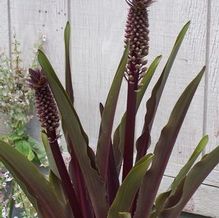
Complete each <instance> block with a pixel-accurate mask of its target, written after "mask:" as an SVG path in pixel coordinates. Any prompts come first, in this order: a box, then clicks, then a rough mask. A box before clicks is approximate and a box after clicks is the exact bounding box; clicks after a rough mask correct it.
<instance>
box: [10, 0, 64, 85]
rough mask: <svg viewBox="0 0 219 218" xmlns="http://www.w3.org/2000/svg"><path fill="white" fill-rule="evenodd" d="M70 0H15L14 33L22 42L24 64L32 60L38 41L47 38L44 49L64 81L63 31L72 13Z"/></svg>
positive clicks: (12, 17) (12, 11)
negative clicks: (69, 6) (69, 10)
mask: <svg viewBox="0 0 219 218" xmlns="http://www.w3.org/2000/svg"><path fill="white" fill-rule="evenodd" d="M67 8H68V1H67V0H48V1H43V0H40V1H34V0H30V1H25V0H21V1H16V0H11V8H10V10H11V27H12V31H11V32H12V34H16V38H17V39H18V41H19V42H20V43H21V48H22V52H23V59H24V65H25V66H28V65H30V64H31V62H32V58H33V47H34V44H35V43H36V42H37V41H38V40H39V39H40V37H44V38H45V40H46V41H45V43H44V49H45V51H46V54H48V56H49V59H50V60H51V62H52V64H53V65H54V68H55V69H56V71H57V73H58V75H59V76H60V78H61V79H62V82H63V81H64V41H63V31H64V27H65V24H66V21H67V17H68V9H67Z"/></svg>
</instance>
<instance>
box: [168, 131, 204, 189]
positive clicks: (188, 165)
mask: <svg viewBox="0 0 219 218" xmlns="http://www.w3.org/2000/svg"><path fill="white" fill-rule="evenodd" d="M207 143H208V136H207V135H206V136H204V137H203V138H202V139H201V141H200V142H199V144H198V145H197V147H196V148H195V150H194V152H193V153H192V155H191V157H190V158H189V160H188V161H187V163H186V164H185V166H184V167H183V168H182V169H181V170H180V172H179V173H178V175H177V176H176V178H175V179H174V181H173V183H172V184H171V187H170V189H171V190H172V192H174V191H175V190H176V188H177V186H178V185H179V184H180V182H181V181H182V179H183V178H184V177H185V176H186V174H187V173H188V172H189V170H190V169H191V167H192V166H193V164H194V163H195V161H196V160H197V158H198V157H199V155H200V154H201V153H202V151H203V150H204V149H205V147H206V145H207Z"/></svg>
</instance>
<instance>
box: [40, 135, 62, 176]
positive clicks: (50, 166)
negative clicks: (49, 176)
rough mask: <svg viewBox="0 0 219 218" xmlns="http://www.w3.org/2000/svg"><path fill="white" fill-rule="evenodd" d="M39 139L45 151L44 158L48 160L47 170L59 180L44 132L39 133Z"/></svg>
mask: <svg viewBox="0 0 219 218" xmlns="http://www.w3.org/2000/svg"><path fill="white" fill-rule="evenodd" d="M41 139H42V142H43V145H44V148H45V151H46V156H47V158H48V162H49V168H50V170H51V171H52V172H53V173H54V175H56V177H57V178H59V179H60V175H59V172H58V169H57V167H56V163H55V160H54V158H53V154H52V151H51V148H50V145H49V142H48V138H47V135H46V134H45V133H44V132H41Z"/></svg>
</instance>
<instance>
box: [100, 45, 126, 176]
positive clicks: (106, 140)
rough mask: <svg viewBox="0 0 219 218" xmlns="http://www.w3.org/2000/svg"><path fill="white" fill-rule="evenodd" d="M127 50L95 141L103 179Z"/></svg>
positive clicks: (109, 95)
mask: <svg viewBox="0 0 219 218" xmlns="http://www.w3.org/2000/svg"><path fill="white" fill-rule="evenodd" d="M128 52H129V48H128V46H127V47H126V49H125V51H124V54H123V56H122V59H121V61H120V64H119V67H118V69H117V72H116V74H115V77H114V79H113V82H112V85H111V88H110V91H109V93H108V96H107V100H106V103H105V106H104V109H103V112H102V116H101V124H100V130H99V138H98V143H97V153H96V162H97V167H98V169H99V172H100V175H101V176H102V177H103V178H104V180H106V178H107V170H108V166H109V153H110V147H111V143H110V142H111V134H112V128H113V121H114V116H115V111H116V106H117V101H118V97H119V92H120V88H121V84H122V80H123V77H124V73H125V69H126V64H127V59H128Z"/></svg>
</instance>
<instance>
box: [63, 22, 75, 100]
mask: <svg viewBox="0 0 219 218" xmlns="http://www.w3.org/2000/svg"><path fill="white" fill-rule="evenodd" d="M70 36H71V28H70V23H69V22H67V24H66V26H65V32H64V41H65V88H66V92H67V93H68V96H69V99H70V100H71V102H72V103H74V93H73V86H72V77H71V65H70Z"/></svg>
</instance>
